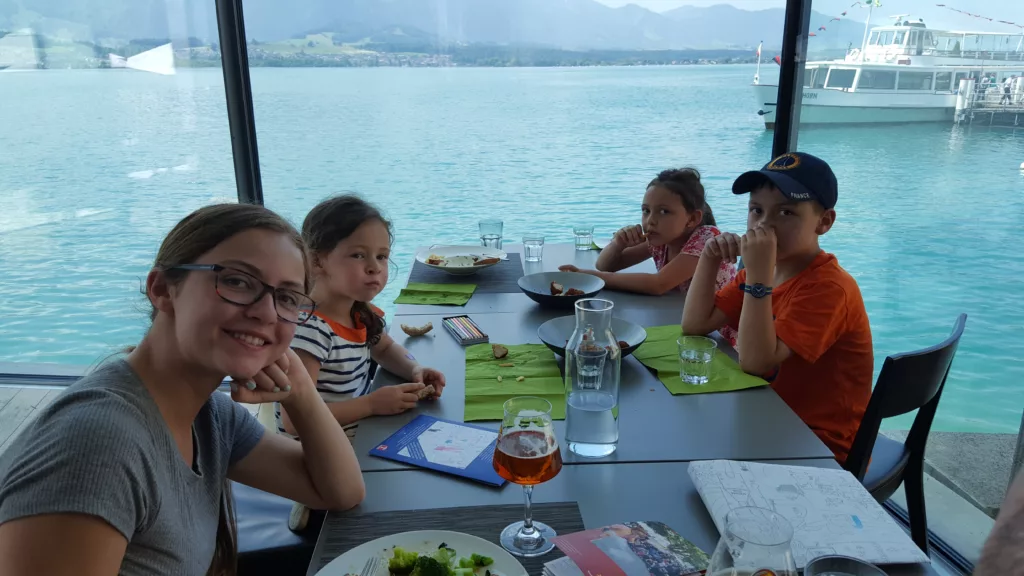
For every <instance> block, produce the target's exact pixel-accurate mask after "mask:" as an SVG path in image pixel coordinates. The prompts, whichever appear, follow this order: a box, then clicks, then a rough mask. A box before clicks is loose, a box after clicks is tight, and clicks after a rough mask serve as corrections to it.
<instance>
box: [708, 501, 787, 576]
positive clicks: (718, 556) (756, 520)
mask: <svg viewBox="0 0 1024 576" xmlns="http://www.w3.org/2000/svg"><path fill="white" fill-rule="evenodd" d="M792 540H793V528H792V526H791V525H790V524H789V521H788V520H786V519H785V518H783V517H782V516H780V515H779V514H778V513H776V512H774V511H772V510H768V509H765V508H756V507H753V506H749V507H744V508H736V509H734V510H730V511H729V513H728V514H726V515H725V529H724V530H723V531H722V537H721V539H719V541H718V546H716V547H715V552H714V553H713V554H712V555H711V563H710V565H709V566H708V570H707V575H708V576H797V572H796V564H795V562H794V561H793V552H792V550H791V549H790V543H791V542H792Z"/></svg>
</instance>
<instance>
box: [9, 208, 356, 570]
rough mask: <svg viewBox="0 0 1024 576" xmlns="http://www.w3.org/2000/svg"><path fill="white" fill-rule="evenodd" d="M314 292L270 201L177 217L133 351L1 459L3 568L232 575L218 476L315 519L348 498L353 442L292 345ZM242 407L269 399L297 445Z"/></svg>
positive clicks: (348, 503)
mask: <svg viewBox="0 0 1024 576" xmlns="http://www.w3.org/2000/svg"><path fill="white" fill-rule="evenodd" d="M311 283H312V281H311V276H310V269H309V264H308V262H307V257H306V250H305V246H304V243H303V241H302V238H301V237H300V235H299V234H298V232H297V231H296V230H295V229H294V228H293V227H292V226H291V225H289V224H288V223H287V222H286V221H285V220H283V219H282V218H281V217H280V216H278V215H277V214H274V213H273V212H271V211H270V210H267V209H266V208H263V207H260V206H252V205H243V204H225V205H216V206H209V207H206V208H202V209H199V210H197V211H195V212H194V213H192V214H191V215H189V216H188V217H186V218H185V219H184V220H182V221H181V222H179V223H178V224H177V226H175V227H174V229H173V230H171V232H170V234H168V236H167V238H166V239H165V240H164V242H163V244H162V245H161V247H160V250H159V252H158V253H157V257H156V261H155V262H154V265H153V268H152V270H151V271H150V272H149V274H148V276H147V278H146V295H147V297H148V299H149V302H150V303H151V304H152V307H153V310H152V314H151V317H152V326H151V327H150V329H149V331H148V332H147V334H146V335H145V336H144V337H143V339H142V341H141V342H140V343H139V344H138V346H137V347H134V348H133V349H132V350H131V352H130V353H128V354H127V356H125V357H123V358H121V357H118V358H114V359H111V360H108V361H106V362H104V363H102V364H101V365H100V366H99V367H98V368H97V369H96V370H94V371H92V372H91V373H89V374H88V375H86V376H85V377H83V378H82V379H81V380H79V381H78V382H76V383H75V384H73V385H71V386H69V387H68V388H67V389H66V390H65V391H64V392H63V393H62V394H61V395H60V396H58V397H57V398H56V399H55V400H54V401H53V403H51V404H50V405H49V406H47V407H46V408H45V409H43V410H42V412H41V413H40V415H39V416H38V418H37V419H36V420H34V421H33V422H32V423H31V424H30V425H28V426H27V427H26V429H25V430H24V431H23V432H22V433H21V434H20V435H19V436H18V438H17V439H16V440H15V441H14V442H13V443H12V445H11V446H10V447H9V448H8V449H7V451H6V452H5V453H4V454H3V455H2V456H0V574H5V575H6V574H14V575H21V574H26V575H28V574H33V575H34V574H46V575H47V576H62V575H71V574H74V575H83V574H84V575H114V574H124V575H132V576H134V575H143V574H146V575H149V574H181V575H193V574H194V575H202V574H217V575H221V574H223V575H227V574H233V573H234V571H235V568H234V560H235V556H236V549H235V546H236V544H235V538H234V535H235V534H234V521H233V517H232V516H233V515H232V510H231V505H230V503H231V500H230V494H229V492H228V491H227V490H226V489H225V486H226V483H227V480H229V479H230V480H234V481H237V482H241V483H243V484H247V485H249V486H252V487H254V488H258V489H260V490H265V491H267V492H271V493H274V494H278V495H280V496H283V497H285V498H289V499H292V500H295V501H298V502H302V503H304V504H306V505H308V506H310V507H313V508H318V509H325V508H326V509H347V508H351V507H352V506H355V505H356V504H358V503H359V502H360V501H361V500H362V498H363V496H364V494H365V487H364V484H363V480H362V475H361V473H360V470H359V464H358V461H357V460H356V456H355V454H354V452H353V451H352V446H351V444H350V443H349V441H348V439H347V438H346V436H345V434H344V432H343V431H342V429H341V427H340V426H339V425H338V423H337V421H336V420H335V418H334V416H333V415H332V414H331V413H330V411H329V410H328V409H327V407H326V405H325V404H324V402H323V400H322V399H321V398H320V395H319V394H317V391H316V388H315V386H314V384H313V381H312V380H311V379H310V377H309V374H308V372H307V371H306V370H305V368H304V367H303V366H302V363H301V361H300V360H299V359H298V357H297V356H296V355H295V353H294V352H292V351H291V350H290V349H289V345H290V344H291V341H292V336H293V335H294V333H295V328H296V326H298V325H301V324H302V323H303V322H305V321H306V320H308V318H309V317H310V316H311V315H312V313H313V310H314V308H315V304H314V303H313V300H312V299H311V298H310V297H309V292H310V290H311V288H312V286H311ZM225 378H231V379H232V385H231V389H232V392H231V397H230V398H229V397H228V396H226V395H224V394H220V393H218V392H217V388H218V387H219V385H220V384H221V382H222V381H223V380H224V379H225ZM240 402H241V403H251V404H259V403H264V402H280V403H281V404H282V405H283V406H285V407H286V408H287V410H288V413H289V414H290V415H291V416H292V422H293V424H294V426H295V428H296V430H297V431H298V432H299V433H300V434H301V435H302V439H303V441H302V443H301V444H300V443H298V442H294V441H292V440H289V439H287V438H282V437H280V436H278V435H276V434H264V433H263V427H262V426H261V425H260V424H259V423H258V421H257V420H256V419H255V418H254V417H253V416H252V415H251V414H249V412H248V411H247V410H246V409H245V408H244V407H242V406H241V405H239V403H240Z"/></svg>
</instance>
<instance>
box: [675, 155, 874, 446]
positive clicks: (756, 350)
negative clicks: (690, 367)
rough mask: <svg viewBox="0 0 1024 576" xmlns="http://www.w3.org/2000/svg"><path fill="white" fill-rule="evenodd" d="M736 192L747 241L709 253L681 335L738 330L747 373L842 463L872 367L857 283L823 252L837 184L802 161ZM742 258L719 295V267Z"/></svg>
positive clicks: (807, 159)
mask: <svg viewBox="0 0 1024 576" xmlns="http://www.w3.org/2000/svg"><path fill="white" fill-rule="evenodd" d="M732 191H733V193H735V194H747V193H750V199H749V204H748V216H747V228H748V230H747V233H746V234H744V235H742V236H739V235H736V234H732V233H728V232H723V233H722V234H721V235H720V236H717V237H715V238H713V239H712V240H710V241H709V242H708V243H707V245H705V247H704V251H703V252H702V253H701V256H700V259H699V261H698V263H697V270H696V272H695V273H694V275H693V281H692V282H691V285H690V289H689V292H688V294H687V296H686V306H685V308H684V309H683V332H684V333H686V334H707V333H709V332H711V331H713V330H715V329H716V328H717V327H719V326H722V325H723V324H728V325H729V326H732V327H733V328H735V329H737V330H738V331H739V338H738V346H737V348H738V352H739V360H740V367H741V368H743V370H744V371H745V372H748V373H750V374H756V375H758V376H763V377H765V378H766V379H768V380H769V382H771V386H772V388H773V389H774V390H775V391H776V392H777V393H778V394H779V396H781V397H782V399H783V400H785V401H786V403H787V404H788V405H789V406H790V408H792V409H793V411H794V412H796V413H797V415H799V416H800V418H802V419H803V421H804V422H805V423H806V424H807V425H808V426H810V428H811V429H812V430H814V432H815V434H817V435H818V437H819V438H820V439H821V441H822V442H824V443H825V444H826V445H827V446H828V447H829V448H830V449H831V450H832V452H833V453H834V454H835V456H836V460H838V461H839V462H840V463H842V462H844V461H845V460H846V455H847V453H848V452H849V450H850V446H851V445H852V444H853V437H854V436H855V435H856V433H857V428H858V427H859V426H860V421H861V418H862V417H863V416H864V410H865V409H866V408H867V404H868V399H869V398H870V396H871V380H872V368H873V362H874V360H873V356H872V349H871V328H870V327H869V325H868V316H867V313H866V312H865V310H864V301H863V299H862V298H861V294H860V289H859V288H858V287H857V282H856V281H855V280H854V279H853V277H852V276H850V274H849V273H847V272H846V271H845V270H843V269H842V268H841V267H840V266H839V263H838V262H837V261H836V257H835V256H833V255H832V254H829V253H827V252H824V251H822V249H821V248H820V247H819V246H818V237H819V236H821V235H822V234H825V233H826V232H828V231H829V229H830V228H831V227H832V224H833V223H834V222H835V219H836V211H835V205H836V199H837V195H838V192H837V185H836V177H835V174H833V173H832V169H831V168H830V167H829V165H828V164H826V163H825V162H824V161H823V160H821V159H820V158H817V157H815V156H812V155H810V154H805V153H801V152H794V153H790V154H783V155H782V156H779V157H778V158H775V159H774V160H772V161H771V162H769V163H768V164H767V165H765V167H764V168H762V169H761V170H756V171H752V172H747V173H745V174H743V175H741V176H740V177H739V178H737V179H736V182H735V183H733V187H732ZM738 257H740V258H742V259H743V264H744V269H743V270H741V271H740V272H739V274H738V275H737V276H736V279H735V280H734V281H733V282H732V283H731V284H728V285H726V286H725V287H724V288H722V289H721V290H719V291H718V293H717V294H716V293H715V276H716V273H717V271H718V265H719V263H721V261H722V260H728V261H730V262H735V261H736V259H737V258H738Z"/></svg>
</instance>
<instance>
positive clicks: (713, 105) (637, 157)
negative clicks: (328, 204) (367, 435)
mask: <svg viewBox="0 0 1024 576" xmlns="http://www.w3.org/2000/svg"><path fill="white" fill-rule="evenodd" d="M300 4H301V5H303V6H306V7H309V8H310V11H309V18H308V19H307V20H301V19H300V21H295V22H282V21H281V19H280V18H278V17H277V15H278V14H279V12H280V10H281V8H278V7H276V6H275V5H272V4H266V3H262V4H253V5H251V6H250V5H247V6H246V11H245V17H246V25H247V35H248V37H249V39H250V48H249V52H250V65H251V78H252V90H253V105H254V111H255V118H256V129H257V136H258V140H259V152H260V163H261V171H262V176H263V188H264V195H265V198H266V203H267V205H268V206H270V207H272V208H274V209H275V210H279V211H280V212H282V213H283V214H285V215H287V216H288V217H290V218H291V219H293V220H294V221H295V222H297V223H299V222H301V221H302V219H303V218H304V217H305V215H306V213H307V212H308V211H309V210H310V209H311V208H312V207H313V206H314V205H315V204H316V203H317V202H318V201H320V200H322V199H323V198H325V197H326V196H328V195H331V194H336V193H341V192H346V191H352V192H356V193H359V194H362V195H364V196H365V197H367V198H368V199H370V200H372V201H373V202H375V203H376V204H378V205H379V206H380V207H381V208H383V209H384V211H385V212H386V213H387V214H388V215H389V216H390V217H391V219H392V220H393V223H394V231H395V243H394V255H393V258H392V262H393V265H394V267H393V268H392V280H391V282H390V283H389V285H388V286H387V287H386V288H385V290H384V292H383V293H381V294H380V295H379V296H378V297H377V299H376V300H375V304H376V305H377V306H379V307H380V308H382V309H383V310H384V311H385V312H388V313H389V314H390V313H391V312H392V311H393V310H394V305H393V304H392V302H393V301H394V299H395V297H396V296H397V293H398V290H399V289H400V288H401V287H402V285H403V280H404V278H405V276H406V275H407V274H408V271H409V266H410V265H411V263H412V261H413V258H412V256H413V254H414V251H415V250H416V249H417V248H418V247H423V246H428V245H430V244H434V243H460V244H465V243H473V242H479V234H478V228H477V223H478V221H479V220H481V219H483V218H489V217H497V218H500V219H502V220H504V241H505V242H506V243H518V242H520V241H521V239H522V236H523V235H524V234H527V233H540V234H543V235H545V237H546V241H547V242H549V243H550V242H568V241H571V239H572V227H573V226H574V225H580V224H586V225H593V226H595V227H596V229H595V233H596V237H597V239H598V241H599V242H602V241H606V240H607V239H608V238H610V237H611V235H612V233H613V232H614V231H615V230H617V229H618V228H620V227H622V226H624V225H626V224H629V223H635V222H639V219H640V204H641V200H642V198H643V194H644V190H645V187H646V185H647V183H648V182H649V181H650V180H651V179H652V178H653V177H654V176H655V175H656V174H657V173H658V172H659V171H660V170H663V169H666V168H671V167H681V166H695V167H697V168H699V169H700V171H701V172H702V174H704V177H705V179H706V180H705V181H706V182H707V187H708V190H709V194H710V199H711V205H712V207H713V209H714V212H715V214H716V216H718V218H719V222H722V221H725V222H728V223H729V224H730V225H732V226H741V225H742V224H741V223H742V222H744V221H745V210H744V207H743V206H744V204H743V201H742V199H740V198H737V197H735V196H734V195H733V194H732V193H731V192H730V190H729V185H730V183H731V180H730V178H731V177H733V176H735V175H736V174H737V170H738V167H739V166H748V167H759V166H761V165H763V164H764V162H765V159H766V158H767V157H769V156H770V154H771V135H770V133H767V132H765V130H764V126H763V124H761V123H759V122H758V121H757V120H758V118H759V117H758V116H757V115H756V114H755V112H757V110H758V109H757V108H754V109H753V110H752V109H751V102H752V100H751V98H750V94H749V90H750V88H749V86H750V84H751V82H752V80H753V78H754V75H755V73H757V72H758V68H757V65H756V53H755V49H756V47H757V44H756V42H755V43H754V44H753V45H752V46H751V47H750V49H748V50H742V51H740V50H732V51H708V50H692V49H691V50H682V49H680V50H675V49H674V48H677V47H678V48H683V47H686V46H693V45H694V42H710V40H708V41H705V40H700V39H695V37H694V36H692V35H691V34H689V33H683V30H684V28H685V26H682V27H681V26H680V23H679V22H678V21H674V20H672V18H676V17H683V16H681V15H673V14H664V15H663V14H657V13H654V12H650V11H647V10H637V11H638V13H643V14H646V15H647V17H648V18H650V19H651V21H652V22H665V23H667V24H669V25H668V26H667V27H666V28H665V30H666V33H668V36H667V37H666V38H664V39H663V40H660V41H658V43H657V44H649V43H648V42H647V41H646V40H642V39H641V38H640V37H639V36H637V37H633V38H635V39H632V40H628V42H629V43H628V44H627V45H626V46H625V48H622V46H621V45H620V46H619V47H620V48H622V49H616V50H611V49H606V48H607V47H611V46H614V45H616V44H617V43H619V42H620V41H621V42H626V40H609V39H606V38H602V37H601V34H598V32H600V31H601V30H605V31H608V30H619V31H620V32H619V33H624V32H622V31H628V33H629V34H633V33H634V32H637V31H640V30H642V27H636V26H634V25H633V24H627V23H625V22H617V23H614V24H613V23H612V22H608V23H606V24H602V25H601V26H604V28H600V29H595V28H593V26H597V24H596V23H593V22H591V23H589V24H583V23H580V24H573V25H571V26H567V27H554V28H550V29H548V28H538V27H536V26H526V23H528V22H535V21H536V20H537V19H538V18H542V19H558V18H563V17H565V18H566V20H565V21H566V22H572V21H573V18H575V17H574V16H573V14H574V12H573V11H572V9H571V7H566V6H565V5H563V3H551V4H550V6H548V9H550V10H551V11H552V13H551V14H549V15H547V16H540V15H539V14H538V13H537V12H536V11H535V9H534V8H530V6H531V4H529V3H520V2H509V3H507V5H506V6H505V8H504V9H503V11H502V12H501V13H498V12H494V13H491V12H488V11H482V12H481V13H480V14H479V16H480V18H482V20H481V21H475V20H473V19H470V18H469V17H468V15H463V14H462V13H461V12H458V11H456V10H454V9H451V10H449V11H446V10H441V12H440V14H429V13H427V14H408V15H403V16H401V29H400V30H396V29H394V28H386V29H385V28H382V29H380V30H377V31H374V30H373V29H372V27H373V23H372V22H371V23H370V24H365V23H361V22H357V21H353V20H350V19H349V18H354V16H352V15H349V14H347V13H345V12H343V11H340V10H335V9H331V8H330V7H328V6H327V5H326V4H324V5H323V7H319V8H317V7H313V4H314V3H310V2H308V1H306V2H302V3H300ZM608 4H612V3H611V2H609V3H608ZM546 6H547V5H546ZM593 8H594V9H595V10H597V11H598V13H601V14H605V15H606V16H612V17H616V18H617V17H618V16H616V15H622V14H624V13H627V12H630V11H632V10H634V9H636V8H637V7H635V6H633V7H610V6H604V5H600V4H596V3H595V4H594V5H593ZM696 12H697V13H700V14H705V13H707V10H706V9H696ZM737 13H738V14H739V12H737ZM772 13H774V14H776V15H779V16H781V14H782V10H781V9H773V10H772ZM374 17H380V18H384V15H379V14H378V15H376V16H374ZM389 17H390V16H389ZM435 18H437V19H440V20H439V21H436V20H435ZM620 20H621V18H620ZM685 21H686V20H683V22H685ZM778 22H779V27H778V28H777V29H776V34H777V36H775V37H774V38H773V37H767V36H766V37H765V39H764V45H763V48H762V62H761V65H760V82H761V83H762V84H764V85H766V88H765V89H764V96H763V97H759V100H760V102H759V106H760V107H761V108H762V109H767V110H772V111H773V110H774V106H775V98H776V92H777V89H776V88H775V87H774V84H775V82H776V81H775V77H776V75H777V73H778V72H777V71H778V66H777V65H776V64H775V63H774V62H773V61H772V57H773V56H775V55H777V54H779V51H778V47H779V46H780V40H779V38H781V33H782V30H781V22H782V20H781V18H780V19H779V20H778ZM637 26H639V25H637ZM367 27H369V28H370V29H365V28H367ZM709 33H710V34H712V35H721V34H726V35H728V34H731V32H727V31H725V30H719V31H717V32H710V31H709ZM368 34H369V36H368ZM367 37H369V38H370V39H369V40H364V39H365V38H367ZM458 38H462V39H463V43H461V44H457V43H450V42H449V41H450V40H455V39H458ZM495 42H501V43H502V45H501V46H496V45H494V43H495ZM541 43H542V44H545V45H548V46H554V45H557V46H565V48H561V49H548V48H538V47H537V45H538V44H541ZM706 45H707V46H710V45H711V44H710V43H708V44H706ZM645 46H647V47H649V48H652V49H648V50H642V48H643V47H645ZM286 62H287V63H288V64H294V65H296V66H302V67H286V66H285V63H286ZM643 63H647V64H665V65H657V66H650V65H646V66H639V65H636V64H643ZM822 80H824V71H822ZM768 86H770V87H768ZM723 135H727V137H723Z"/></svg>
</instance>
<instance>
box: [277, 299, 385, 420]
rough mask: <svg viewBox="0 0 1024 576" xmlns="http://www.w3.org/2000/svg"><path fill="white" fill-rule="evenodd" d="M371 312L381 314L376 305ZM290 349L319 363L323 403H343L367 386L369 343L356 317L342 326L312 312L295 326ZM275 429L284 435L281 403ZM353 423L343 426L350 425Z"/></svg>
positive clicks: (368, 381)
mask: <svg viewBox="0 0 1024 576" xmlns="http://www.w3.org/2000/svg"><path fill="white" fill-rule="evenodd" d="M371 308H372V310H373V311H374V313H376V314H378V315H380V316H384V313H383V312H382V311H381V310H380V309H379V308H376V307H371ZM292 349H294V350H302V351H303V352H306V353H308V354H309V355H311V356H313V357H314V358H316V359H317V360H318V361H319V362H320V374H319V375H318V376H317V380H316V389H317V391H319V392H320V397H321V398H323V399H324V402H328V403H330V402H344V401H345V400H351V399H352V398H358V397H359V396H362V395H363V394H366V392H367V390H368V389H369V387H370V379H369V378H367V375H368V374H369V371H370V362H371V358H370V346H369V344H368V343H367V341H366V327H365V326H363V325H362V323H361V322H359V321H358V320H357V321H356V327H355V328H348V327H347V326H342V325H341V324H340V323H338V322H335V321H334V320H332V319H330V318H328V317H326V316H322V315H320V313H319V312H317V313H315V314H314V315H313V317H312V318H310V319H309V320H307V321H306V322H305V323H303V324H301V325H299V326H298V327H296V329H295V337H294V338H293V339H292ZM274 412H275V415H276V418H277V431H278V433H280V434H285V435H288V433H287V432H285V430H284V424H283V423H282V421H281V405H280V404H277V405H276V406H275V411H274ZM355 426H356V424H355V423H353V424H350V425H348V426H346V427H345V429H346V431H348V429H349V428H354V427H355Z"/></svg>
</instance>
